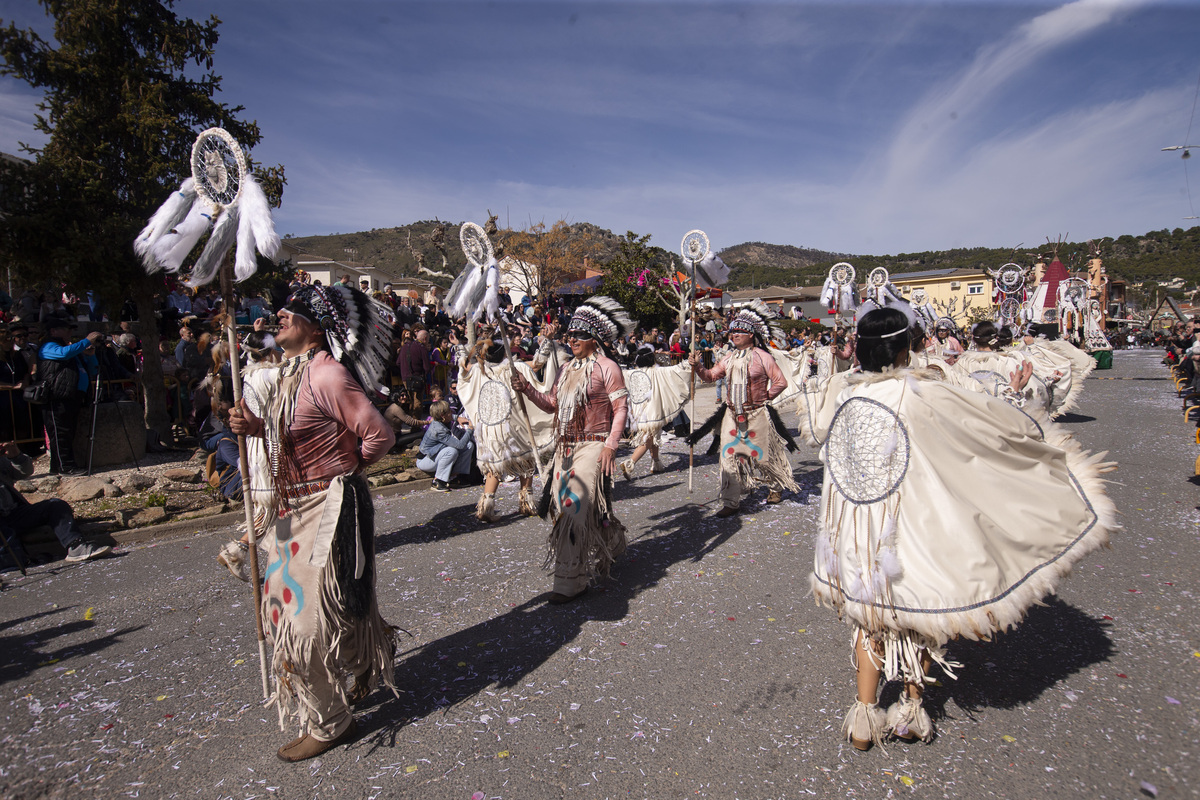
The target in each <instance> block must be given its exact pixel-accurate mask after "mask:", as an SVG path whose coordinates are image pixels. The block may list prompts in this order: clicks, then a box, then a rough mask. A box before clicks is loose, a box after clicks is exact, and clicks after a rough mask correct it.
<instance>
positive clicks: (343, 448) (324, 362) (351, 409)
mask: <svg viewBox="0 0 1200 800" xmlns="http://www.w3.org/2000/svg"><path fill="white" fill-rule="evenodd" d="M291 432H292V437H293V439H294V441H295V442H296V460H297V462H299V464H300V468H301V469H302V470H303V471H304V476H303V477H304V480H305V481H320V480H328V479H330V478H336V477H338V476H339V475H349V474H350V473H352V472H354V471H355V470H357V469H358V468H359V467H360V466H364V467H365V466H367V465H369V464H374V463H375V462H376V461H378V460H379V459H381V458H383V456H384V454H386V453H387V451H388V450H390V449H391V447H392V445H393V444H395V443H396V434H395V433H394V432H393V431H392V426H391V425H389V424H388V423H387V421H386V420H384V418H383V417H382V416H381V415H380V413H379V412H378V411H377V410H376V409H375V406H373V405H371V401H370V400H369V399H367V396H366V394H365V393H364V392H363V390H362V387H361V386H359V385H358V383H357V382H356V381H355V380H354V378H352V377H351V376H350V372H349V371H348V370H347V369H346V368H345V367H343V366H342V365H341V364H339V363H338V362H337V360H336V359H335V358H334V357H333V356H332V355H330V354H329V353H327V352H325V351H322V352H320V353H317V355H316V356H314V357H313V360H312V363H311V364H309V365H308V371H307V373H306V374H305V378H304V382H303V383H302V384H301V385H300V396H299V397H298V398H297V400H296V414H295V418H294V421H293V423H292V427H291ZM359 439H361V440H362V445H361V447H360V445H359Z"/></svg>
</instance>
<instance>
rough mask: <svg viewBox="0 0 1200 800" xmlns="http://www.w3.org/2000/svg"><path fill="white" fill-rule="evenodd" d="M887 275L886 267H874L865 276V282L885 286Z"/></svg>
mask: <svg viewBox="0 0 1200 800" xmlns="http://www.w3.org/2000/svg"><path fill="white" fill-rule="evenodd" d="M889 277H891V276H890V275H888V271H887V270H886V269H884V268H883V267H876V268H875V269H873V270H871V273H870V275H868V276H867V282H868V283H870V284H871V285H872V286H887V282H888V278H889Z"/></svg>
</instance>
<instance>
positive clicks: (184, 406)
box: [0, 376, 198, 444]
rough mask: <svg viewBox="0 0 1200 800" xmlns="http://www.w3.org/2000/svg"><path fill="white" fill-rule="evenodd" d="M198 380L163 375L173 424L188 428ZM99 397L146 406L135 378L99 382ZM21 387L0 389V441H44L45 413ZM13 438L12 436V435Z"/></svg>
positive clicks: (103, 400)
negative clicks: (193, 394) (25, 395)
mask: <svg viewBox="0 0 1200 800" xmlns="http://www.w3.org/2000/svg"><path fill="white" fill-rule="evenodd" d="M197 383H198V381H195V380H190V381H187V382H186V383H183V382H181V381H180V380H179V379H178V378H175V377H171V376H168V377H166V378H163V385H164V387H165V388H166V390H167V403H168V405H169V407H170V412H171V425H172V426H173V427H177V428H181V429H185V430H186V428H187V411H188V404H189V403H190V401H191V394H192V390H193V389H195V388H196V384H197ZM99 390H100V400H101V402H107V401H109V400H111V399H112V398H114V397H115V396H117V395H118V393H120V394H123V395H124V398H125V399H128V400H132V401H134V402H136V403H139V404H142V405H144V401H145V398H144V395H143V390H142V384H141V382H140V381H137V380H133V379H122V380H107V381H101V382H100V387H99ZM23 391H24V390H22V389H0V441H10V442H16V443H17V444H28V443H33V442H41V441H44V439H45V434H44V433H43V428H42V413H41V410H40V408H41V407H40V406H36V405H31V404H30V403H27V402H25V397H24V395H23V394H22V392H23ZM95 391H96V387H95V384H93V387H92V389H91V393H90V396H91V397H95V394H94V393H95ZM10 436H11V437H12V438H9V437H10Z"/></svg>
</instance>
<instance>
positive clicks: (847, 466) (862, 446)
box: [825, 397, 909, 505]
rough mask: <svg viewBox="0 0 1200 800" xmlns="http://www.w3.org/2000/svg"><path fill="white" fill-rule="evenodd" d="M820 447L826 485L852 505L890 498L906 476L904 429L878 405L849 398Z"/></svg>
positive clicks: (858, 398) (891, 414) (890, 412)
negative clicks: (823, 454) (830, 484)
mask: <svg viewBox="0 0 1200 800" xmlns="http://www.w3.org/2000/svg"><path fill="white" fill-rule="evenodd" d="M825 447H826V448H827V449H826V460H825V463H826V469H828V470H829V476H830V479H831V480H832V481H833V483H834V485H835V486H837V488H838V491H840V492H841V493H842V495H843V496H844V497H845V498H846V499H847V500H849V501H850V502H851V503H854V504H855V505H867V504H870V503H878V502H879V501H881V500H885V499H887V498H888V497H890V496H892V495H893V494H894V493H895V492H896V490H898V489H899V488H900V484H901V483H902V482H903V481H904V476H905V474H907V472H908V459H909V440H908V429H907V428H905V427H904V423H903V422H902V421H901V420H900V417H899V415H897V414H896V412H895V411H893V410H892V409H891V408H889V407H888V406H886V405H884V404H883V403H880V402H879V401H878V400H872V399H870V398H868V397H851V398H850V399H849V400H847V401H846V402H845V403H843V404H842V407H841V408H839V409H838V411H837V413H836V414H835V415H834V417H833V422H832V423H830V425H829V438H828V439H826V442H825Z"/></svg>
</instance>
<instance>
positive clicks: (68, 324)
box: [37, 314, 103, 475]
mask: <svg viewBox="0 0 1200 800" xmlns="http://www.w3.org/2000/svg"><path fill="white" fill-rule="evenodd" d="M45 326H46V338H45V340H44V341H43V342H42V346H41V347H40V348H39V349H38V370H37V374H38V380H39V381H44V382H45V383H46V384H47V386H48V391H49V397H48V398H47V400H46V402H45V404H43V405H42V421H43V422H44V423H45V426H46V438H47V440H48V442H49V445H50V474H51V475H54V474H56V473H57V474H60V475H81V474H83V470H81V469H80V468H79V467H78V466H77V465H76V464H75V451H74V442H75V426H76V425H77V424H78V421H79V411H80V409H81V408H82V406H83V400H84V397H85V396H86V395H87V388H88V382H89V381H90V380H91V378H92V376H94V375H95V374H97V361H96V342H98V341H99V340H100V339H101V338H103V334H101V333H98V332H96V331H93V332H92V333H89V334H88V335H87V337H86V338H84V339H81V340H79V341H78V342H74V343H68V341H67V340H68V337H69V336H70V335H71V331H72V330H73V329H74V328H75V327H76V324H75V320H74V319H72V318H71V317H70V316H69V315H67V314H54V315H51V316H50V317H48V318H47V319H46V320H45Z"/></svg>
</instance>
